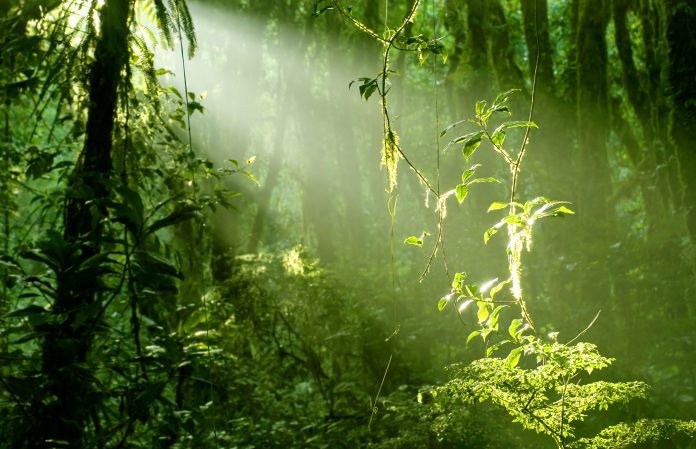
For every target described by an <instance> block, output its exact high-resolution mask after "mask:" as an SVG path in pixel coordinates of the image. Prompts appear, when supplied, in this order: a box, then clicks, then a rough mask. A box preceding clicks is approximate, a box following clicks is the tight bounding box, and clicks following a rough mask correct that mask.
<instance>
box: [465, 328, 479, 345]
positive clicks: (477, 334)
mask: <svg viewBox="0 0 696 449" xmlns="http://www.w3.org/2000/svg"><path fill="white" fill-rule="evenodd" d="M479 335H481V331H480V330H475V331H473V332H471V333H470V334H469V336H468V337H467V338H466V344H467V345H468V344H469V342H470V341H471V340H473V339H474V338H476V337H478V336H479Z"/></svg>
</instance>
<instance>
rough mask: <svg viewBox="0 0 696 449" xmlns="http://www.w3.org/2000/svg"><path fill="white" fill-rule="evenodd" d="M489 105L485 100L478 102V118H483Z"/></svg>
mask: <svg viewBox="0 0 696 449" xmlns="http://www.w3.org/2000/svg"><path fill="white" fill-rule="evenodd" d="M487 104H488V103H487V102H486V101H485V100H479V101H477V102H476V117H479V118H480V117H481V115H482V114H483V110H484V109H486V105H487Z"/></svg>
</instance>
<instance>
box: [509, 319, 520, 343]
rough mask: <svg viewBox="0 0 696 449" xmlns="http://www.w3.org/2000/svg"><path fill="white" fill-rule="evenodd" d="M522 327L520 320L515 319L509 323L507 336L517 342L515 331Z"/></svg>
mask: <svg viewBox="0 0 696 449" xmlns="http://www.w3.org/2000/svg"><path fill="white" fill-rule="evenodd" d="M520 326H522V320H521V319H519V318H515V319H514V320H512V321H511V322H510V327H508V334H510V336H511V337H512V338H514V339H515V340H517V338H518V337H517V329H518V328H519V327H520Z"/></svg>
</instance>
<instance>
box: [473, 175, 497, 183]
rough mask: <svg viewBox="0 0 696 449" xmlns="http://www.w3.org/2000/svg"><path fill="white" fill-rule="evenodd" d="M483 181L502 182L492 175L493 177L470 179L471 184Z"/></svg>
mask: <svg viewBox="0 0 696 449" xmlns="http://www.w3.org/2000/svg"><path fill="white" fill-rule="evenodd" d="M481 182H497V183H500V181H499V180H498V179H497V178H494V177H492V176H491V177H488V178H476V179H472V180H471V181H469V184H478V183H481Z"/></svg>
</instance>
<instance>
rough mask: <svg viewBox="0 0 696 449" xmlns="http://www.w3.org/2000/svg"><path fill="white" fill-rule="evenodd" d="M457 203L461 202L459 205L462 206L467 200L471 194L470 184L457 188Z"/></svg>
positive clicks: (460, 185)
mask: <svg viewBox="0 0 696 449" xmlns="http://www.w3.org/2000/svg"><path fill="white" fill-rule="evenodd" d="M456 193H457V201H459V204H462V203H463V202H464V199H465V198H466V195H467V194H468V193H469V185H468V184H459V185H458V186H457V190H456Z"/></svg>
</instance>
